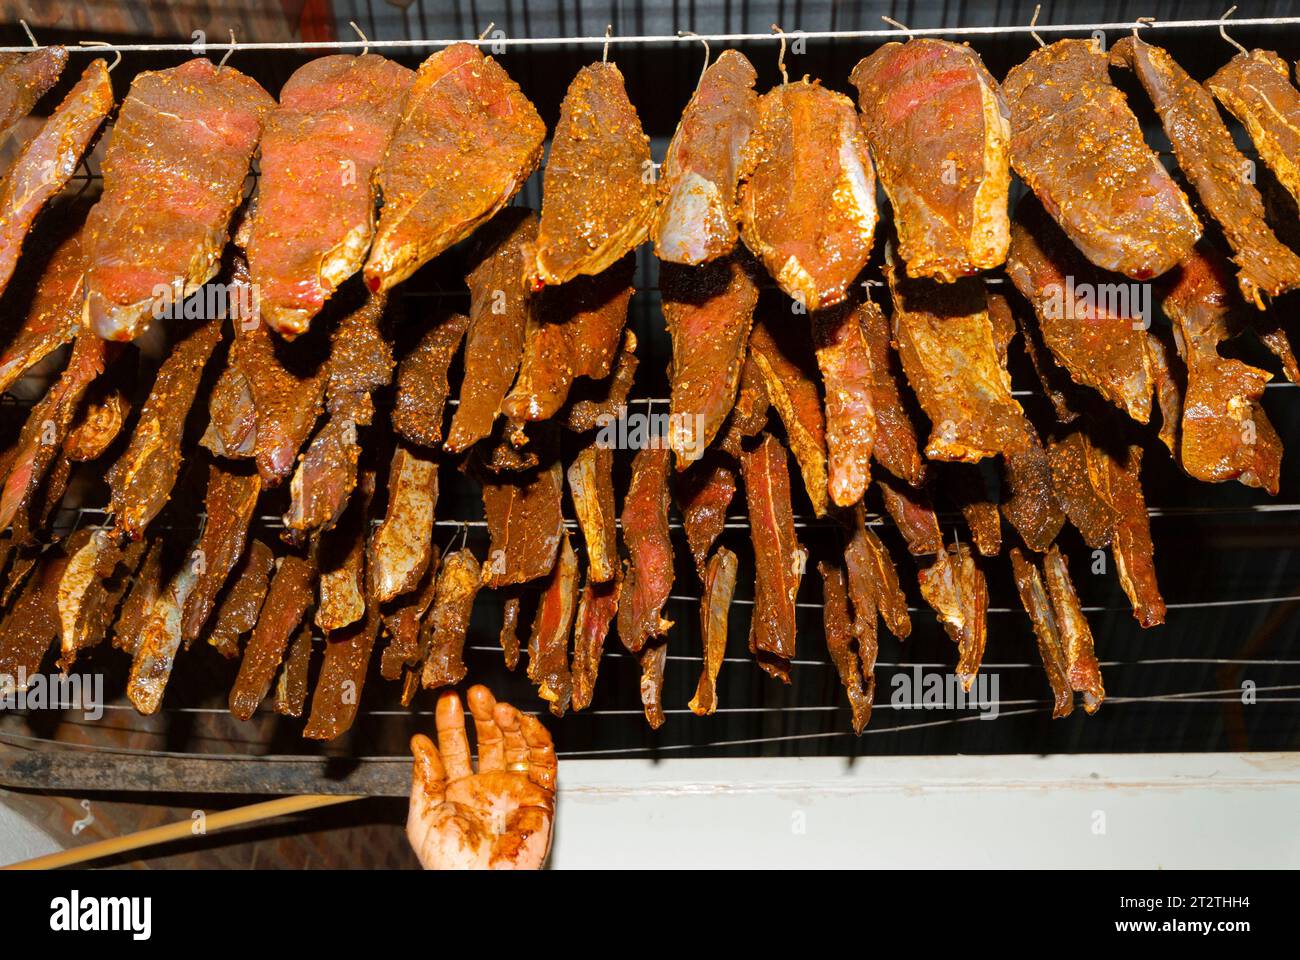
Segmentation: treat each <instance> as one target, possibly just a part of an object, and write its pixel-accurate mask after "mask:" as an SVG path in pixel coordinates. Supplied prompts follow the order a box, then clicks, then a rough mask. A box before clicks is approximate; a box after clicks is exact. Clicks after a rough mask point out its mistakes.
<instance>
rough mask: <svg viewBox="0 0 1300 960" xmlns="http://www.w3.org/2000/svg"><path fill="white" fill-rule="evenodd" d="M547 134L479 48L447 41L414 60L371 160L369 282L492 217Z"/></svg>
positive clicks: (404, 273)
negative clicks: (392, 120) (383, 144)
mask: <svg viewBox="0 0 1300 960" xmlns="http://www.w3.org/2000/svg"><path fill="white" fill-rule="evenodd" d="M545 139H546V125H545V124H543V123H542V118H541V117H539V116H538V115H537V111H536V110H535V109H534V108H533V105H532V104H531V103H529V102H528V100H527V98H526V97H524V95H523V92H522V91H521V90H520V89H519V85H518V84H516V83H515V82H514V81H513V80H511V79H510V76H509V74H507V73H506V71H505V70H504V69H502V67H501V65H500V64H499V63H497V62H496V61H495V60H493V59H492V58H491V57H484V56H483V54H482V52H481V51H480V50H479V49H478V47H475V46H471V45H469V44H466V43H455V44H452V45H451V46H449V47H447V48H446V49H445V50H440V51H438V52H437V53H435V54H434V55H433V56H431V57H429V58H428V59H427V60H425V61H424V63H422V64H420V69H419V72H418V73H417V74H416V77H415V83H414V84H413V85H412V86H411V88H410V89H409V90H408V91H407V93H406V98H405V100H404V102H403V104H402V115H401V120H400V121H399V122H398V126H397V131H396V132H395V133H394V134H393V138H392V140H391V142H390V143H389V145H388V152H387V153H386V154H385V155H384V159H383V162H382V163H381V164H380V166H379V173H378V175H377V183H378V187H379V192H380V196H382V197H383V200H384V207H383V211H382V212H381V213H380V216H379V226H378V228H377V230H376V231H375V241H374V244H373V246H372V247H371V248H370V256H369V258H368V259H367V260H366V270H365V273H366V284H367V285H368V286H369V287H370V289H371V290H373V291H379V290H388V289H390V288H391V287H393V286H394V285H395V284H398V283H401V282H402V281H403V280H405V279H406V278H407V277H409V276H410V275H411V274H413V273H414V272H415V271H416V270H418V269H419V268H420V267H421V266H423V265H424V264H426V263H428V262H429V261H430V260H432V259H433V258H434V257H436V256H437V255H438V254H440V253H442V252H443V251H444V250H446V249H447V248H448V247H450V246H452V245H453V244H456V243H459V242H460V241H461V240H464V239H465V238H466V237H468V236H469V235H470V234H471V233H473V232H474V231H475V230H476V229H477V228H478V227H479V226H480V225H481V224H483V223H486V222H487V221H488V220H490V219H491V218H492V216H493V215H494V214H495V213H496V212H497V211H498V210H500V209H501V208H502V207H504V206H505V205H506V204H508V203H509V202H510V199H511V198H512V197H513V196H514V195H515V194H516V193H518V192H519V188H520V187H522V186H523V185H524V181H525V180H527V179H528V178H529V176H531V175H532V172H533V171H534V170H536V169H537V164H538V162H539V161H540V160H541V159H542V142H543V141H544V140H545Z"/></svg>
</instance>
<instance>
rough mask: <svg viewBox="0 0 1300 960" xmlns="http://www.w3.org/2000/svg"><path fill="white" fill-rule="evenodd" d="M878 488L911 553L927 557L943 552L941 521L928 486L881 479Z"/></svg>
mask: <svg viewBox="0 0 1300 960" xmlns="http://www.w3.org/2000/svg"><path fill="white" fill-rule="evenodd" d="M876 486H877V487H879V488H880V496H881V499H882V500H883V501H884V503H885V511H886V512H887V513H888V514H889V516H890V517H892V518H893V521H894V525H895V526H896V527H898V532H899V533H901V534H902V535H903V539H904V540H906V541H907V552H908V553H910V554H912V556H914V557H923V556H927V555H929V554H934V553H939V552H941V551H942V550H943V534H942V533H941V532H940V530H939V518H938V516H937V515H936V514H935V512H934V504H932V503H931V502H930V492H929V490H928V489H927V488H926V487H925V486H924V485H922V486H916V487H913V486H911V485H910V484H906V483H903V482H902V481H900V480H899V479H898V478H896V477H892V476H880V477H877V478H876Z"/></svg>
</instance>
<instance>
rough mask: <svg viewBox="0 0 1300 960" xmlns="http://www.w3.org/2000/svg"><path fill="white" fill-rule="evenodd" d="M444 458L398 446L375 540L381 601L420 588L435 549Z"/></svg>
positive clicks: (372, 566) (372, 559)
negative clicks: (435, 516) (436, 511)
mask: <svg viewBox="0 0 1300 960" xmlns="http://www.w3.org/2000/svg"><path fill="white" fill-rule="evenodd" d="M437 502H438V462H437V461H436V460H433V459H431V458H428V457H426V456H423V455H420V454H417V453H415V452H413V451H411V450H409V449H407V448H406V447H398V448H397V450H396V451H394V453H393V460H392V463H391V465H390V466H389V468H388V509H387V512H386V513H385V514H384V520H383V522H382V523H381V524H380V525H379V526H378V527H377V528H376V529H375V534H374V536H373V537H372V538H371V540H370V552H369V557H368V561H369V562H368V563H367V564H366V567H367V571H368V573H369V576H370V589H371V591H372V592H373V593H374V595H375V599H377V600H378V601H379V602H380V603H386V602H387V601H389V600H392V599H393V598H394V597H396V596H398V595H400V594H403V593H407V592H408V591H411V590H414V589H415V588H416V587H417V586H418V585H419V583H420V577H421V576H423V574H424V570H425V568H426V567H427V566H428V565H429V561H430V560H431V559H432V555H433V511H434V506H435V505H436V504H437Z"/></svg>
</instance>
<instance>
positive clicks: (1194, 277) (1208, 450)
mask: <svg viewBox="0 0 1300 960" xmlns="http://www.w3.org/2000/svg"><path fill="white" fill-rule="evenodd" d="M1230 282H1231V281H1230V278H1229V274H1228V270H1227V264H1226V263H1224V261H1223V259H1222V257H1220V256H1219V255H1218V254H1217V253H1215V252H1213V251H1212V250H1209V249H1207V248H1204V247H1202V248H1198V249H1197V252H1196V253H1195V254H1194V255H1193V256H1192V257H1190V258H1189V259H1188V260H1186V261H1184V263H1183V265H1182V267H1181V268H1180V270H1179V274H1178V278H1177V281H1176V282H1175V283H1174V284H1173V285H1172V287H1171V288H1170V289H1169V291H1168V292H1167V293H1166V294H1165V296H1164V299H1163V301H1162V304H1161V305H1162V307H1163V308H1164V312H1165V315H1166V316H1168V317H1169V319H1170V320H1171V321H1172V322H1173V324H1174V328H1175V330H1176V331H1177V333H1178V337H1177V342H1178V344H1179V347H1180V351H1179V352H1180V353H1181V355H1182V358H1183V361H1184V363H1185V364H1186V366H1187V392H1186V394H1185V395H1184V397H1183V406H1182V423H1181V440H1180V443H1179V448H1178V452H1179V461H1180V462H1181V464H1182V467H1183V469H1184V470H1186V471H1187V473H1188V474H1189V475H1190V476H1192V477H1195V478H1196V479H1197V480H1203V481H1205V482H1207V483H1220V482H1223V481H1225V480H1240V481H1241V482H1242V483H1244V484H1245V485H1246V486H1248V487H1262V488H1263V489H1265V490H1267V491H1268V492H1269V493H1271V494H1273V495H1274V496H1276V495H1277V492H1278V485H1279V475H1280V471H1281V462H1282V442H1281V440H1280V439H1279V437H1278V435H1277V431H1276V430H1275V429H1274V428H1273V425H1272V423H1270V422H1269V419H1268V415H1267V414H1266V413H1265V412H1264V408H1263V406H1262V405H1261V404H1260V398H1261V397H1262V396H1263V395H1264V387H1265V385H1266V384H1267V383H1268V381H1269V380H1270V379H1271V376H1272V375H1271V374H1270V373H1269V372H1268V371H1267V370H1261V369H1259V368H1258V367H1252V366H1249V365H1248V364H1245V363H1243V362H1241V361H1240V360H1234V359H1229V358H1227V357H1224V356H1222V355H1220V353H1219V344H1220V343H1222V342H1223V341H1224V340H1226V339H1228V336H1229V331H1230V330H1231V329H1232V328H1233V327H1234V326H1239V323H1237V322H1234V320H1233V315H1234V313H1236V314H1240V313H1241V312H1242V311H1243V310H1244V309H1245V304H1244V303H1243V301H1242V300H1241V299H1240V298H1238V297H1237V296H1236V291H1235V290H1233V289H1231V287H1230Z"/></svg>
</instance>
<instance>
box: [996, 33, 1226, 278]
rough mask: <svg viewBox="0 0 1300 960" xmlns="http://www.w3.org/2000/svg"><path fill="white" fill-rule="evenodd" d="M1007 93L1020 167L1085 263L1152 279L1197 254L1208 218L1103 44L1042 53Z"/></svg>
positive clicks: (1006, 86)
mask: <svg viewBox="0 0 1300 960" xmlns="http://www.w3.org/2000/svg"><path fill="white" fill-rule="evenodd" d="M1122 42H1123V41H1121V43H1122ZM1002 90H1003V93H1005V94H1006V98H1007V103H1008V105H1009V106H1010V107H1011V165H1012V167H1014V168H1015V171H1016V173H1018V174H1019V175H1020V178H1021V179H1022V180H1024V181H1025V183H1027V184H1028V185H1029V187H1030V189H1032V190H1033V191H1034V193H1035V194H1037V195H1038V198H1039V199H1040V200H1041V201H1042V202H1043V206H1044V207H1046V209H1047V211H1048V212H1049V213H1050V214H1051V215H1052V217H1053V218H1054V219H1055V220H1056V222H1057V223H1059V224H1060V225H1061V228H1062V229H1063V230H1064V231H1065V233H1066V234H1067V235H1068V236H1069V238H1070V240H1071V241H1072V242H1073V243H1074V245H1075V246H1076V247H1078V248H1079V250H1080V251H1082V252H1083V255H1084V256H1085V257H1087V258H1088V259H1089V260H1090V261H1092V262H1093V263H1094V264H1096V265H1097V266H1098V267H1101V268H1102V269H1103V270H1114V271H1117V272H1119V273H1123V274H1127V275H1128V276H1130V277H1133V278H1134V279H1135V280H1148V279H1150V278H1151V277H1156V276H1159V275H1160V274H1162V273H1164V272H1165V271H1166V270H1170V269H1172V268H1173V267H1174V266H1175V265H1176V264H1177V263H1178V262H1179V261H1180V260H1182V259H1183V258H1184V257H1185V256H1187V254H1188V253H1190V252H1191V249H1192V244H1194V243H1195V242H1196V241H1197V239H1198V238H1199V237H1200V235H1201V224H1200V221H1198V220H1197V219H1196V214H1195V213H1193V212H1192V207H1191V204H1190V203H1188V201H1187V197H1186V195H1185V194H1184V193H1183V191H1182V190H1180V189H1179V188H1178V185H1177V184H1176V183H1174V181H1173V178H1172V177H1170V176H1169V174H1168V173H1167V172H1166V171H1165V168H1164V167H1163V166H1161V165H1160V159H1159V158H1158V157H1157V156H1156V154H1155V152H1154V151H1153V150H1152V149H1151V148H1150V147H1148V146H1147V144H1146V141H1145V140H1143V139H1142V128H1141V126H1140V125H1139V124H1138V120H1137V117H1135V116H1134V115H1133V111H1132V110H1130V109H1129V106H1128V101H1127V100H1126V99H1125V98H1124V94H1123V93H1121V92H1120V91H1119V89H1118V88H1116V87H1115V86H1113V85H1112V84H1111V82H1110V77H1109V76H1108V74H1107V57H1106V52H1105V50H1104V49H1103V48H1102V45H1101V44H1099V43H1098V42H1097V41H1096V40H1058V41H1057V42H1056V43H1053V44H1050V45H1049V46H1046V47H1040V48H1039V49H1037V50H1035V51H1034V52H1033V53H1032V54H1030V56H1029V59H1028V60H1026V61H1025V62H1024V63H1022V64H1020V65H1019V66H1017V67H1014V68H1012V70H1011V72H1010V73H1008V74H1007V78H1006V80H1005V81H1004V82H1003V84H1002Z"/></svg>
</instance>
